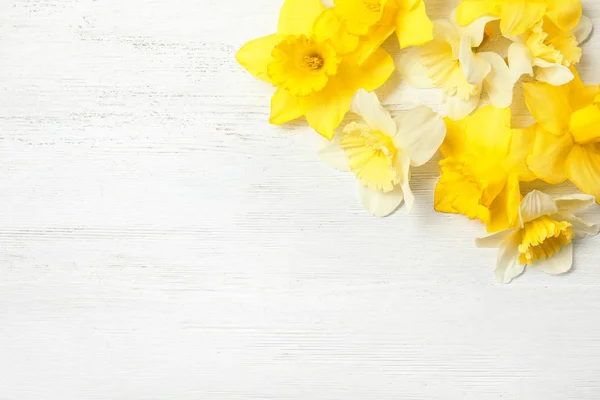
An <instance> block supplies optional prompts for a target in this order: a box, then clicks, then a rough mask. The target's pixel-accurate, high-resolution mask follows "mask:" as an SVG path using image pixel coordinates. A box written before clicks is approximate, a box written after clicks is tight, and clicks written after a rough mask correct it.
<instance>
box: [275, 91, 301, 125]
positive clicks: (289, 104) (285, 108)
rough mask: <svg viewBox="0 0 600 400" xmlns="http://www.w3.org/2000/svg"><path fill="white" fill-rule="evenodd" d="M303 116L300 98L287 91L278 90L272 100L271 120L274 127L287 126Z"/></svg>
mask: <svg viewBox="0 0 600 400" xmlns="http://www.w3.org/2000/svg"><path fill="white" fill-rule="evenodd" d="M301 116H302V111H300V105H299V103H298V98H297V97H295V96H292V95H291V94H290V93H289V92H288V91H287V90H285V89H283V88H277V91H276V92H275V94H274V95H273V98H272V99H271V119H270V122H271V123H272V124H274V125H281V124H285V123H286V122H289V121H293V120H295V119H296V118H300V117H301Z"/></svg>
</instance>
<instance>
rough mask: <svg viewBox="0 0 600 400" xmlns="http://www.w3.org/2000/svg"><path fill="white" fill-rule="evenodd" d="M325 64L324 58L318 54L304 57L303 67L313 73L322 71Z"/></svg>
mask: <svg viewBox="0 0 600 400" xmlns="http://www.w3.org/2000/svg"><path fill="white" fill-rule="evenodd" d="M324 63H325V61H323V57H321V56H320V55H318V54H310V55H306V56H304V57H302V66H303V67H304V68H307V69H310V70H312V71H317V70H320V69H321V68H322V67H323V64H324Z"/></svg>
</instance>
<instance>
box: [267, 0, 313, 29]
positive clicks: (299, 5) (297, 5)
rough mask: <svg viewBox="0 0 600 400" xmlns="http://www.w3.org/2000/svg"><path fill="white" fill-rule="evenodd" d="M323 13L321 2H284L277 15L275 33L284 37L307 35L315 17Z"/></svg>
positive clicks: (300, 0) (292, 0)
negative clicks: (277, 20) (277, 21)
mask: <svg viewBox="0 0 600 400" xmlns="http://www.w3.org/2000/svg"><path fill="white" fill-rule="evenodd" d="M323 11H325V6H324V5H323V3H321V0H285V3H283V6H282V7H281V12H280V14H279V24H278V25H277V31H278V33H280V34H285V35H307V36H309V35H310V34H311V32H312V27H313V24H314V23H315V21H316V20H317V17H318V16H319V15H320V14H321V13H322V12H323Z"/></svg>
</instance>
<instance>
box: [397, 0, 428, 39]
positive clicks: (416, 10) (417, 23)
mask: <svg viewBox="0 0 600 400" xmlns="http://www.w3.org/2000/svg"><path fill="white" fill-rule="evenodd" d="M396 18H397V19H396V35H397V36H398V42H399V43H400V48H401V49H404V48H406V47H409V46H420V45H422V44H425V43H427V42H429V41H430V40H432V39H433V23H432V22H431V20H430V19H429V17H428V16H427V10H426V9H425V2H424V1H422V0H418V1H417V6H416V7H412V8H409V9H404V8H401V9H400V10H399V11H398V14H397V16H396Z"/></svg>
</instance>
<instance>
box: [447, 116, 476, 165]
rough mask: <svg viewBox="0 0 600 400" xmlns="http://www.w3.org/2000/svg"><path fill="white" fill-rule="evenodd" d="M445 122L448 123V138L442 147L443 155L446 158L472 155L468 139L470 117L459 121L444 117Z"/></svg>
mask: <svg viewBox="0 0 600 400" xmlns="http://www.w3.org/2000/svg"><path fill="white" fill-rule="evenodd" d="M444 122H445V123H446V139H445V140H444V143H442V146H441V147H440V152H441V153H442V155H443V156H444V157H446V158H447V157H462V156H465V155H470V154H471V152H470V149H469V146H468V143H467V139H466V135H467V123H468V118H465V119H461V120H459V121H454V120H452V119H450V118H444Z"/></svg>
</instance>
